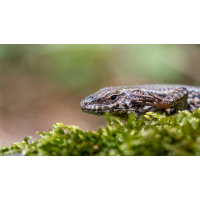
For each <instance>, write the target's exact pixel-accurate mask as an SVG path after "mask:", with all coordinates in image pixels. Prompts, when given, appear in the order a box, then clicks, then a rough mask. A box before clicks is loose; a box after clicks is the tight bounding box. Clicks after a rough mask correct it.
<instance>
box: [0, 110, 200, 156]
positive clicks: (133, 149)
mask: <svg viewBox="0 0 200 200" xmlns="http://www.w3.org/2000/svg"><path fill="white" fill-rule="evenodd" d="M106 118H107V121H108V125H107V126H105V127H104V128H100V129H99V130H98V131H90V130H87V131H84V130H82V129H80V128H79V127H78V126H68V125H65V124H62V123H56V124H54V125H53V128H52V129H51V130H49V131H46V132H37V134H39V135H40V138H39V139H37V140H36V141H30V139H31V137H26V138H25V139H24V141H22V142H21V143H18V142H17V143H13V144H12V145H11V146H7V147H4V146H0V155H8V154H15V153H21V154H22V155H26V156H72V155H73V156H83V155H85V156H155V155H157V156H158V155H159V156H161V155H168V156H175V155H184V156H186V155H187V156H189V155H200V109H199V110H197V111H195V112H192V113H190V112H188V111H181V112H179V113H178V114H175V115H172V116H166V114H165V113H162V114H159V113H152V112H151V113H147V114H146V115H144V116H141V117H137V116H136V115H131V116H130V118H129V119H128V120H127V122H126V123H124V122H122V121H121V120H120V119H119V118H115V117H111V116H109V115H106Z"/></svg>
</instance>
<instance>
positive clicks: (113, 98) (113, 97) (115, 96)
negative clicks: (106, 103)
mask: <svg viewBox="0 0 200 200" xmlns="http://www.w3.org/2000/svg"><path fill="white" fill-rule="evenodd" d="M117 97H118V95H113V96H111V97H110V99H111V100H112V101H114V100H116V99H117Z"/></svg>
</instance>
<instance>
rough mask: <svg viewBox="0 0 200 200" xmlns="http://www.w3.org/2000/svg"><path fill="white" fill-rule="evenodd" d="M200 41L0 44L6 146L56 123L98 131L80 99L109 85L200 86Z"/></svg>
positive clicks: (97, 119) (99, 119)
mask: <svg viewBox="0 0 200 200" xmlns="http://www.w3.org/2000/svg"><path fill="white" fill-rule="evenodd" d="M199 77H200V46H199V45H62V44H61V45H0V145H10V144H11V143H13V142H20V141H22V140H23V138H24V137H26V136H32V137H33V139H34V140H35V139H36V138H37V137H38V136H37V135H36V134H35V132H36V131H47V130H49V129H51V126H52V125H53V124H54V123H56V122H62V123H65V124H67V125H76V126H80V127H81V128H82V129H84V130H87V129H90V130H98V128H100V127H101V126H103V125H105V124H106V121H105V118H104V116H94V115H89V114H86V113H83V112H82V111H81V109H80V106H79V104H80V101H81V100H82V99H83V98H85V97H86V96H88V95H90V94H92V93H94V92H96V91H97V90H98V89H100V88H102V87H105V86H120V85H135V84H148V83H172V84H188V85H196V86H200V79H199Z"/></svg>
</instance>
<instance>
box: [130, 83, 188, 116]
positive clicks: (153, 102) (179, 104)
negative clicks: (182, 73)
mask: <svg viewBox="0 0 200 200" xmlns="http://www.w3.org/2000/svg"><path fill="white" fill-rule="evenodd" d="M134 96H135V99H133V100H132V101H135V100H136V101H137V100H139V101H140V104H141V105H143V106H151V107H149V108H148V109H146V110H145V109H144V110H142V111H140V112H139V114H140V113H141V114H143V113H144V112H148V111H155V110H161V109H167V108H170V107H172V106H173V107H174V110H175V112H176V111H178V110H186V109H187V108H188V104H187V98H188V90H187V89H186V88H184V87H180V88H178V89H176V90H174V91H173V92H171V93H169V94H168V95H167V96H166V97H160V96H158V95H157V94H154V93H153V92H148V94H145V95H141V94H135V95H134Z"/></svg>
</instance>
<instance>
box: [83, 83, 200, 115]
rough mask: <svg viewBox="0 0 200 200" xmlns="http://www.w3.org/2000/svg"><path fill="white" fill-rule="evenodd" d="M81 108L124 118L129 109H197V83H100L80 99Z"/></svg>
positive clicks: (170, 111)
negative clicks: (125, 84) (121, 84)
mask: <svg viewBox="0 0 200 200" xmlns="http://www.w3.org/2000/svg"><path fill="white" fill-rule="evenodd" d="M80 107H81V109H82V111H83V112H85V113H89V114H94V115H103V114H104V113H105V112H108V113H109V114H110V115H114V116H118V117H121V118H127V117H128V116H129V113H130V112H133V113H137V114H138V115H143V114H145V113H146V112H149V111H152V112H154V111H155V112H157V111H165V112H166V113H167V114H173V113H176V112H177V111H178V110H189V111H192V110H197V109H198V108H199V107H200V87H195V86H188V85H162V84H148V85H136V86H118V87H104V88H102V89H100V90H98V91H97V92H96V93H94V94H92V95H90V96H88V97H86V98H85V99H83V100H82V101H81V103H80Z"/></svg>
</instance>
